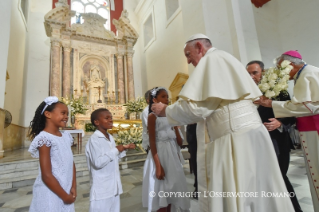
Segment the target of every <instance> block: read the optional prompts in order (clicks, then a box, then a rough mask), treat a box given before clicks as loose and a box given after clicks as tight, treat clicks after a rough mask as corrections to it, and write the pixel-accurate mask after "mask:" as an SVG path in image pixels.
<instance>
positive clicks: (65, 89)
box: [62, 47, 71, 98]
mask: <svg viewBox="0 0 319 212" xmlns="http://www.w3.org/2000/svg"><path fill="white" fill-rule="evenodd" d="M70 52H71V48H70V47H63V74H62V79H63V81H62V95H63V97H69V98H70V97H71V64H70Z"/></svg>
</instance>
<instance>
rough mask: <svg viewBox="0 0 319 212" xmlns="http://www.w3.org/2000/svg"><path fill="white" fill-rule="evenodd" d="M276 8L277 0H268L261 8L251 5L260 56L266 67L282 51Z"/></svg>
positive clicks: (269, 65)
mask: <svg viewBox="0 0 319 212" xmlns="http://www.w3.org/2000/svg"><path fill="white" fill-rule="evenodd" d="M277 8H278V2H277V1H271V2H268V3H267V4H265V5H264V6H262V7H261V8H256V7H253V10H254V17H255V24H256V29H257V34H258V40H259V45H260V51H261V57H262V61H263V62H264V64H265V67H266V68H269V67H271V66H274V64H273V60H274V58H276V57H278V56H279V55H280V54H282V53H283V52H282V44H281V42H280V33H279V31H278V29H279V26H278V10H277ZM256 59H258V58H256ZM253 60H254V59H253Z"/></svg>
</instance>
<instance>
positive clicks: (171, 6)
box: [165, 0, 179, 20]
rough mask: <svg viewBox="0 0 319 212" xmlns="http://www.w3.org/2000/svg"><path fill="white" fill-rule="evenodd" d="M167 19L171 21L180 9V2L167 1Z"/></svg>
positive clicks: (174, 0)
mask: <svg viewBox="0 0 319 212" xmlns="http://www.w3.org/2000/svg"><path fill="white" fill-rule="evenodd" d="M165 5H166V18H167V20H169V19H170V18H171V17H172V15H174V13H175V12H176V11H177V9H178V8H179V2H178V0H165Z"/></svg>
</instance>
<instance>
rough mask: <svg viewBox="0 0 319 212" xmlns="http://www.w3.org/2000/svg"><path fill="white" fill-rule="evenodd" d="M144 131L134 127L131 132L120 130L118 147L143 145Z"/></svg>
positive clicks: (117, 141)
mask: <svg viewBox="0 0 319 212" xmlns="http://www.w3.org/2000/svg"><path fill="white" fill-rule="evenodd" d="M142 132H143V131H142V129H141V128H137V127H132V128H130V129H129V130H120V131H118V133H117V137H116V138H115V142H116V144H117V145H125V144H130V143H133V144H141V143H142Z"/></svg>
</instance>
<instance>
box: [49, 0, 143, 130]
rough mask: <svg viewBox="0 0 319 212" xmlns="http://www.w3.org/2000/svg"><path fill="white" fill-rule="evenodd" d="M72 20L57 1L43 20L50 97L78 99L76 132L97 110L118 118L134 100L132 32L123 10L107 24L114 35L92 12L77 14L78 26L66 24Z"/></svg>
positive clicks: (70, 14)
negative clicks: (81, 107) (81, 110)
mask: <svg viewBox="0 0 319 212" xmlns="http://www.w3.org/2000/svg"><path fill="white" fill-rule="evenodd" d="M73 16H75V12H74V11H71V10H70V9H69V5H68V4H67V3H66V1H64V0H60V1H59V2H58V3H56V8H55V9H52V10H51V11H49V12H48V13H47V14H46V15H45V17H44V19H45V22H44V26H45V30H46V34H47V36H48V37H50V40H51V67H50V95H52V96H58V97H60V96H63V97H71V96H74V97H79V96H82V97H83V99H84V100H85V102H87V103H88V104H87V108H88V111H87V114H86V115H77V116H76V120H77V123H76V125H77V127H78V128H82V129H83V128H84V124H85V122H88V121H89V117H90V114H91V112H92V111H93V110H95V109H97V108H101V107H104V108H108V109H110V111H111V112H112V114H113V118H114V119H122V118H123V117H124V113H125V107H124V106H123V104H124V103H125V102H126V101H127V100H131V99H134V98H135V94H134V93H135V92H134V74H133V59H132V57H133V54H134V50H133V47H134V45H135V43H136V40H137V39H138V34H137V32H136V30H135V29H134V28H133V27H132V25H131V24H130V21H129V19H128V14H127V11H123V12H122V15H121V17H120V18H119V19H118V20H115V19H114V20H113V24H114V25H115V27H116V29H117V31H118V32H117V34H118V35H117V36H115V34H114V33H113V32H112V31H109V30H106V29H105V27H104V23H105V22H106V19H104V18H102V17H101V16H100V15H98V14H95V13H83V14H81V16H82V18H83V20H84V22H83V24H72V25H70V23H71V17H73ZM126 91H127V92H126ZM101 102H102V103H101Z"/></svg>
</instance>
